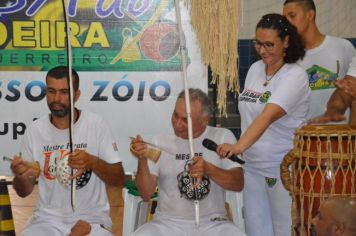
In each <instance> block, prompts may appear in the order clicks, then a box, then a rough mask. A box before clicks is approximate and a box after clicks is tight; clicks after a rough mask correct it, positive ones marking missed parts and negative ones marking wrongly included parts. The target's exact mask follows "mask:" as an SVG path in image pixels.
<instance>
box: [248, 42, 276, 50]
mask: <svg viewBox="0 0 356 236" xmlns="http://www.w3.org/2000/svg"><path fill="white" fill-rule="evenodd" d="M252 43H253V45H254V46H255V48H256V50H260V49H261V47H263V48H264V49H265V50H266V51H271V50H273V48H274V43H272V42H265V43H262V42H260V41H257V40H253V41H252Z"/></svg>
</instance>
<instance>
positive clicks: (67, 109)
mask: <svg viewBox="0 0 356 236" xmlns="http://www.w3.org/2000/svg"><path fill="white" fill-rule="evenodd" d="M58 105H59V106H61V107H62V109H60V110H57V109H53V107H54V106H57V107H58ZM48 107H49V109H50V111H51V114H52V115H53V116H56V117H60V118H63V117H65V116H67V115H68V114H69V112H70V107H69V106H67V107H66V106H65V105H64V104H62V103H59V102H52V103H50V104H48Z"/></svg>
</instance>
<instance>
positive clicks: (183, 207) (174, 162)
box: [149, 126, 240, 221]
mask: <svg viewBox="0 0 356 236" xmlns="http://www.w3.org/2000/svg"><path fill="white" fill-rule="evenodd" d="M205 138H209V139H211V140H213V141H215V142H216V143H217V144H221V143H235V142H236V139H235V136H234V135H233V133H232V132H231V131H230V130H227V129H225V128H215V127H210V126H208V127H207V128H206V130H205V131H204V133H203V134H202V135H201V136H200V137H198V138H195V139H194V140H193V145H194V152H195V153H196V155H199V156H202V157H203V158H204V159H205V160H206V161H208V162H210V163H212V164H213V165H215V166H217V167H220V168H223V169H230V168H233V167H239V166H240V165H239V164H238V163H235V162H232V161H230V160H229V159H220V158H219V156H218V155H217V154H216V152H213V151H210V150H208V149H206V148H205V147H203V146H202V142H203V140H204V139H205ZM153 142H154V143H156V144H157V145H159V146H161V147H164V149H165V150H168V151H169V152H170V153H171V154H170V153H167V152H165V151H163V152H162V154H161V157H160V159H159V160H158V161H157V163H154V162H152V161H149V169H150V173H151V174H153V175H155V176H158V188H159V201H158V208H157V213H156V214H158V215H163V216H165V217H168V218H172V219H181V220H192V221H193V220H194V217H195V211H194V204H193V201H190V200H187V199H185V198H184V197H181V196H180V192H179V189H178V181H177V175H178V174H179V173H181V172H182V171H183V170H184V165H185V163H186V160H187V159H189V158H190V154H189V142H188V140H186V139H181V138H179V137H176V136H175V135H171V136H158V137H155V138H154V140H153ZM172 154H174V155H172ZM224 204H225V191H224V189H223V188H221V187H220V186H219V185H217V184H216V183H214V181H213V180H212V179H210V193H209V194H208V196H206V197H205V198H204V199H203V200H201V201H200V216H201V218H202V219H204V218H205V219H207V218H209V219H210V218H213V217H215V216H221V215H226V210H225V205H224Z"/></svg>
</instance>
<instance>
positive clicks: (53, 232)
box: [21, 217, 113, 236]
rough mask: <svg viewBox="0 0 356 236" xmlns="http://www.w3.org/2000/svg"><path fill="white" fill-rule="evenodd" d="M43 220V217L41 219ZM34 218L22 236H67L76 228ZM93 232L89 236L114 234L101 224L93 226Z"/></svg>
mask: <svg viewBox="0 0 356 236" xmlns="http://www.w3.org/2000/svg"><path fill="white" fill-rule="evenodd" d="M41 218H43V217H41ZM41 218H36V219H34V218H32V219H31V220H30V221H29V222H28V224H27V226H26V228H25V229H24V231H23V232H22V234H21V236H35V235H36V236H67V235H68V234H69V233H70V230H71V228H72V227H73V226H74V224H75V223H74V224H73V225H70V224H65V223H63V222H60V221H53V219H52V220H49V219H41ZM90 226H91V231H90V234H88V235H89V236H112V235H113V234H112V233H111V232H110V231H109V230H107V229H104V228H103V227H102V226H100V225H99V224H91V225H90Z"/></svg>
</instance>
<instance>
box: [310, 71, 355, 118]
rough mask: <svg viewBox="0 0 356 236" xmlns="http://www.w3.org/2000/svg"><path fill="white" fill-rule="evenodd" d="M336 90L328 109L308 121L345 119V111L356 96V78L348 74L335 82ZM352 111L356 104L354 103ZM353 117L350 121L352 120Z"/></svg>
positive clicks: (327, 106)
mask: <svg viewBox="0 0 356 236" xmlns="http://www.w3.org/2000/svg"><path fill="white" fill-rule="evenodd" d="M335 85H336V90H334V92H333V93H332V94H331V96H330V98H329V101H328V103H327V104H326V111H325V113H324V114H323V115H321V116H319V117H315V118H312V119H310V120H309V121H308V123H328V122H339V121H343V120H345V115H344V113H345V111H346V110H347V108H349V107H350V106H351V104H352V103H353V101H354V99H355V97H356V78H355V77H352V76H350V75H347V76H346V77H345V78H344V79H342V80H338V81H336V82H335ZM353 107H354V108H352V110H353V111H352V112H351V114H352V113H354V112H355V111H354V109H356V106H355V105H353ZM352 117H353V116H351V119H350V123H351V122H352Z"/></svg>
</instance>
